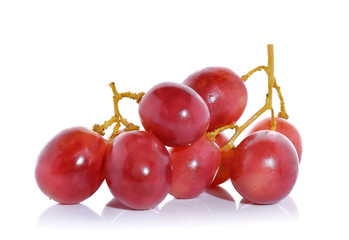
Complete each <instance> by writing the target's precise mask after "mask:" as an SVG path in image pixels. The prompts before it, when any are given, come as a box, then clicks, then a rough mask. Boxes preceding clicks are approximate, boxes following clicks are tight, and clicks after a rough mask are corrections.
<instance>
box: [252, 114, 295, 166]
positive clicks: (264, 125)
mask: <svg viewBox="0 0 349 240" xmlns="http://www.w3.org/2000/svg"><path fill="white" fill-rule="evenodd" d="M275 120H276V131H277V132H279V133H282V134H283V135H285V136H286V137H287V138H288V139H290V141H291V142H292V143H293V146H294V147H295V148H296V150H297V154H298V159H299V162H300V161H301V157H302V138H301V135H300V133H299V132H298V130H297V129H296V127H295V126H293V125H292V124H291V123H290V122H289V121H287V120H286V119H284V118H275ZM270 128H271V118H265V119H263V120H262V121H259V122H258V123H257V124H256V125H254V127H253V128H252V130H251V131H250V132H251V133H252V132H257V131H260V130H270Z"/></svg>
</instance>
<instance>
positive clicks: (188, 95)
mask: <svg viewBox="0 0 349 240" xmlns="http://www.w3.org/2000/svg"><path fill="white" fill-rule="evenodd" d="M139 115H140V119H141V122H142V125H143V127H144V129H145V130H147V131H149V132H151V133H153V134H154V135H155V136H156V137H158V138H159V139H160V140H161V141H162V142H163V143H164V144H165V145H167V146H172V147H182V146H187V145H189V144H191V143H193V142H195V141H196V140H198V139H199V138H200V137H202V136H203V135H204V133H205V132H206V130H207V128H208V124H209V121H210V116H209V111H208V108H207V106H206V104H205V102H204V101H203V100H202V99H201V97H200V96H199V95H198V94H197V93H196V92H195V91H194V90H193V89H191V88H190V87H188V86H186V85H184V84H180V83H170V82H166V83H161V84H158V85H156V86H154V87H153V88H152V89H150V90H149V91H148V92H147V93H146V94H145V95H144V96H143V97H142V100H141V102H140V104H139Z"/></svg>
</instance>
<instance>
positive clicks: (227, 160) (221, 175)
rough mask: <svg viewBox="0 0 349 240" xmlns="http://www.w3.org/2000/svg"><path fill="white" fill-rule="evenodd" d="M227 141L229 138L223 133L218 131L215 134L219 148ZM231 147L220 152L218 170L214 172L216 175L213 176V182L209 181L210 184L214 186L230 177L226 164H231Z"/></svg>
mask: <svg viewBox="0 0 349 240" xmlns="http://www.w3.org/2000/svg"><path fill="white" fill-rule="evenodd" d="M228 141H229V138H228V137H227V136H226V135H225V134H224V133H219V134H218V135H217V136H216V141H215V142H216V143H217V144H218V146H219V147H220V148H221V147H223V146H224V145H225V144H226V143H227V142H228ZM233 151H234V150H233V149H227V150H224V151H223V152H221V154H222V157H221V163H220V165H219V168H218V172H217V174H216V177H215V178H214V180H213V182H212V183H211V186H216V185H219V184H221V183H224V182H225V181H227V180H228V179H229V178H230V174H229V168H228V166H229V165H231V161H232V159H233V158H232V157H233Z"/></svg>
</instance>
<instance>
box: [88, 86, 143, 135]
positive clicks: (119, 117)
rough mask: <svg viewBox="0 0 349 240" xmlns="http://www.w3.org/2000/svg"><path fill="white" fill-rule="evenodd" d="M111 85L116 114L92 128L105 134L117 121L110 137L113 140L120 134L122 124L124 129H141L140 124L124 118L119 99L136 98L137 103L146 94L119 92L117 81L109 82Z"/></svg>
mask: <svg viewBox="0 0 349 240" xmlns="http://www.w3.org/2000/svg"><path fill="white" fill-rule="evenodd" d="M109 87H111V89H112V91H113V102H114V116H112V117H111V118H110V119H109V120H108V121H105V122H104V123H103V124H101V125H100V124H95V125H93V128H92V130H93V131H95V132H97V133H98V134H100V135H102V136H104V134H105V130H106V129H108V128H109V127H110V126H111V125H113V124H114V123H115V126H114V129H113V132H112V134H111V136H110V138H109V140H110V141H111V140H113V139H114V138H115V137H116V136H117V135H118V134H120V131H119V130H120V127H121V124H122V125H124V126H125V128H124V129H123V131H133V130H139V126H137V125H135V124H133V123H131V122H129V121H127V119H126V118H123V117H122V115H121V113H120V110H119V101H120V100H121V99H123V98H130V99H133V100H136V102H137V103H139V102H140V101H141V99H142V97H143V95H144V92H140V93H132V92H123V93H119V92H118V91H117V90H116V87H115V83H114V82H111V83H109Z"/></svg>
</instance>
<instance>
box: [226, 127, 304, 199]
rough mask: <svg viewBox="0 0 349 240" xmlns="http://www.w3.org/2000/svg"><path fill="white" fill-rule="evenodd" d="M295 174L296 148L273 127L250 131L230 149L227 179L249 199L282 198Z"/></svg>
mask: <svg viewBox="0 0 349 240" xmlns="http://www.w3.org/2000/svg"><path fill="white" fill-rule="evenodd" d="M297 176H298V156H297V152H296V150H295V148H294V147H293V145H292V143H291V141H290V140H289V139H288V138H287V137H285V136H284V135H282V134H281V133H278V132H276V131H270V130H262V131H258V132H255V133H252V134H250V135H248V136H247V137H246V138H245V139H244V140H243V141H242V142H241V143H240V144H239V145H238V146H237V147H236V149H235V151H234V155H233V161H232V165H231V168H230V179H231V181H232V183H233V185H234V187H235V189H236V190H237V191H238V192H239V193H240V195H241V196H243V197H244V198H245V199H247V200H249V201H250V202H252V203H256V204H272V203H276V202H278V201H280V200H282V199H283V198H285V197H286V196H287V195H288V194H289V193H290V192H291V190H292V188H293V186H294V185H295V183H296V179H297Z"/></svg>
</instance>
